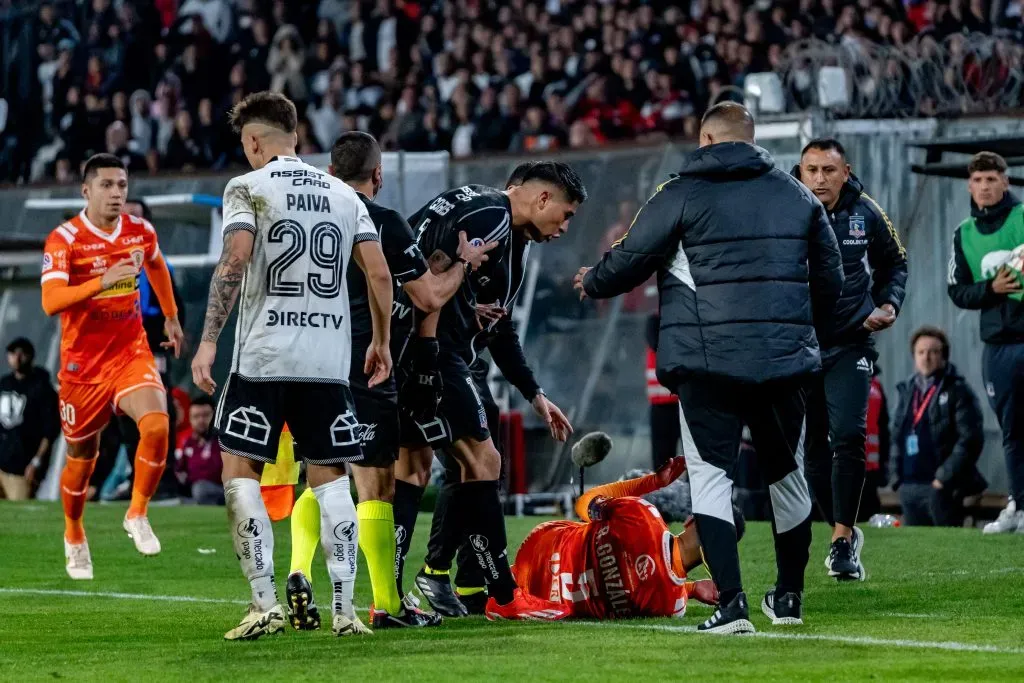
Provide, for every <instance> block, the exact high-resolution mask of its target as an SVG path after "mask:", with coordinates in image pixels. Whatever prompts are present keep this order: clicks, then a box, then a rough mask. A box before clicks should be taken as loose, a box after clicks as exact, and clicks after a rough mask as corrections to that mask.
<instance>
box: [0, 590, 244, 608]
mask: <svg viewBox="0 0 1024 683" xmlns="http://www.w3.org/2000/svg"><path fill="white" fill-rule="evenodd" d="M0 593H11V594H21V595H53V596H66V597H72V598H115V599H118V600H155V601H158V602H205V603H215V604H225V605H248V604H249V602H248V601H247V600H228V599H226V598H197V597H193V596H191V595H147V594H145V593H107V592H102V591H66V590H51V589H48V588H0Z"/></svg>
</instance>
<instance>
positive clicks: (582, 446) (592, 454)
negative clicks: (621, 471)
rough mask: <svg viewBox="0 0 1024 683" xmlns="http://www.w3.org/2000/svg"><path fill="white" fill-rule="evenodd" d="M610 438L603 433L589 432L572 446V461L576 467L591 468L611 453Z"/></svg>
mask: <svg viewBox="0 0 1024 683" xmlns="http://www.w3.org/2000/svg"><path fill="white" fill-rule="evenodd" d="M612 445H613V444H612V437H610V436H608V435H607V434H605V433H604V432H590V433H589V434H586V435H585V436H584V437H583V438H582V439H580V440H579V441H577V442H576V443H575V444H573V447H572V455H571V457H572V461H573V462H574V463H576V465H577V466H578V467H592V466H594V465H596V464H597V463H599V462H601V461H602V460H604V459H605V458H607V457H608V454H609V453H611V452H612Z"/></svg>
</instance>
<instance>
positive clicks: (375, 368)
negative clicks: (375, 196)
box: [192, 92, 392, 640]
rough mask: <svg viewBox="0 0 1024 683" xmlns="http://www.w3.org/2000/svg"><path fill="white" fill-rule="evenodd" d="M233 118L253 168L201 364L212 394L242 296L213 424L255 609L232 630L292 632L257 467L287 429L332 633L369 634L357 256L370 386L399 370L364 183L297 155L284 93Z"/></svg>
mask: <svg viewBox="0 0 1024 683" xmlns="http://www.w3.org/2000/svg"><path fill="white" fill-rule="evenodd" d="M231 118H232V124H233V125H234V126H235V128H236V129H237V130H239V132H240V134H241V137H242V146H243V148H244V149H245V154H246V157H247V158H248V160H249V162H250V164H251V165H252V167H253V169H254V170H253V171H252V172H251V173H248V174H246V175H244V176H240V177H237V178H235V179H233V180H232V181H231V182H230V183H228V186H227V188H226V189H225V190H224V229H223V230H224V253H223V254H222V256H221V258H220V262H219V263H218V265H217V268H216V270H215V271H214V275H213V279H212V281H211V283H210V298H209V303H208V306H207V310H206V324H205V326H204V329H203V340H202V343H201V344H200V346H199V349H198V350H197V352H196V357H195V359H194V360H193V363H192V372H193V378H194V380H195V382H196V384H197V385H198V386H199V387H200V388H201V389H203V390H204V391H206V392H207V393H213V391H214V390H215V389H216V384H215V383H214V381H213V379H212V377H211V370H212V367H213V362H214V359H215V356H216V348H217V347H216V344H217V339H218V338H219V336H220V332H221V330H222V329H223V328H224V324H225V323H226V321H227V317H228V314H229V313H230V311H231V308H232V306H233V304H234V300H235V297H236V296H238V297H239V299H240V302H239V310H238V322H237V332H236V335H235V349H234V355H233V357H232V360H231V371H230V374H229V375H228V379H227V381H226V383H225V385H224V388H223V390H222V392H221V396H220V401H219V403H218V408H217V417H216V424H217V429H218V432H219V439H220V445H221V449H222V452H223V459H224V475H223V476H224V497H225V501H226V504H227V508H228V516H229V519H230V523H231V533H232V539H233V541H234V547H235V553H236V554H237V555H238V558H239V561H240V562H241V565H242V571H243V573H244V574H245V576H246V578H247V579H248V580H249V583H250V586H251V588H252V603H253V604H252V605H251V606H250V609H249V611H248V613H247V614H246V615H245V617H244V618H243V619H242V622H241V623H240V624H239V625H238V626H237V627H236V628H234V629H232V630H231V631H229V632H228V633H227V634H225V636H224V637H225V638H227V639H229V640H252V639H255V638H258V637H259V636H261V635H264V634H268V633H276V632H278V631H281V630H282V629H283V628H284V616H285V615H284V610H283V608H282V607H281V606H280V605H279V604H278V598H277V589H276V587H275V586H274V560H273V552H274V537H273V530H272V528H271V524H270V518H269V516H268V515H267V510H266V507H265V505H264V503H263V498H262V497H261V495H260V475H261V473H262V470H263V465H264V464H265V463H271V462H274V460H275V459H276V457H277V444H278V440H279V438H280V435H281V429H282V427H283V426H284V424H285V423H287V424H288V427H289V429H290V431H291V432H292V434H293V435H294V438H295V456H296V458H297V459H302V460H305V461H306V464H307V465H308V468H307V480H308V482H309V485H310V487H311V488H312V489H313V493H314V495H315V496H316V498H317V501H318V502H319V503H320V511H321V535H320V540H321V545H322V546H323V549H324V556H325V557H326V559H327V570H328V574H329V575H330V577H331V583H332V584H333V585H334V601H333V607H334V624H333V626H334V632H335V634H336V635H339V636H340V635H350V634H359V633H369V632H370V631H369V629H367V628H366V627H365V626H364V625H363V624H362V623H361V622H360V621H359V619H358V618H357V617H356V614H355V610H354V608H353V605H352V593H353V588H354V583H355V576H356V549H357V544H358V526H357V518H356V509H355V505H354V504H353V501H352V496H351V494H350V492H349V481H348V477H347V476H345V469H344V464H345V463H346V462H358V461H359V460H361V459H362V457H363V456H362V452H361V449H360V436H361V434H360V431H361V430H360V426H359V420H358V419H357V418H356V415H355V411H354V407H353V400H352V394H351V392H350V391H349V387H348V377H349V365H350V362H351V358H350V356H351V347H352V334H351V329H350V322H349V300H348V291H347V287H346V280H345V273H346V269H347V268H348V266H349V261H350V257H351V259H354V260H355V261H356V263H357V264H358V265H359V267H360V268H362V269H363V270H364V271H365V274H366V279H367V286H368V288H369V289H370V290H371V291H372V293H373V295H372V296H371V297H370V301H371V305H372V307H373V308H372V311H371V313H372V320H373V340H372V342H371V345H370V348H369V350H368V351H367V354H366V358H365V363H364V370H365V371H366V374H367V375H368V376H370V378H371V379H370V384H371V386H372V385H374V384H376V383H379V382H381V381H383V380H385V379H387V378H388V376H389V375H390V373H391V357H390V351H389V349H388V344H389V341H390V340H389V317H390V311H391V306H392V285H391V274H390V273H389V272H388V268H387V263H386V261H385V260H384V255H383V253H382V252H381V249H380V244H379V241H378V236H377V231H376V230H375V229H374V226H373V223H372V221H371V220H370V217H369V214H368V213H367V210H366V207H365V206H364V205H363V202H362V201H360V199H359V197H358V195H357V194H356V193H355V191H354V190H352V188H350V187H348V186H347V185H346V184H345V183H343V182H342V181H340V180H337V179H335V178H332V177H331V176H329V175H328V174H326V173H324V172H322V171H320V170H318V169H316V168H314V167H312V166H310V165H308V164H305V163H303V162H302V161H301V160H299V159H298V158H297V157H296V156H295V128H296V120H297V116H296V112H295V106H294V105H293V104H292V103H291V102H290V101H289V100H288V99H287V98H285V97H284V96H282V95H278V94H273V93H268V92H262V93H256V94H254V95H250V96H249V97H247V98H246V99H245V100H243V101H242V102H241V103H239V104H238V105H236V107H235V108H234V109H233V110H232V112H231Z"/></svg>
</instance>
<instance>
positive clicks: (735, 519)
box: [732, 505, 747, 543]
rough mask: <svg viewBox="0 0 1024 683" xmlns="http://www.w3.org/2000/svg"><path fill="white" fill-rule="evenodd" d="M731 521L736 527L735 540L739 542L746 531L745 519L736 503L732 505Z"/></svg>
mask: <svg viewBox="0 0 1024 683" xmlns="http://www.w3.org/2000/svg"><path fill="white" fill-rule="evenodd" d="M732 523H733V525H734V526H735V527H736V542H737V543H739V542H740V541H742V540H743V534H745V533H747V520H746V519H745V518H744V517H743V510H740V508H739V506H738V505H733V506H732Z"/></svg>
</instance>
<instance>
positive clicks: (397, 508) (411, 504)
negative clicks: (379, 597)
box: [392, 479, 426, 596]
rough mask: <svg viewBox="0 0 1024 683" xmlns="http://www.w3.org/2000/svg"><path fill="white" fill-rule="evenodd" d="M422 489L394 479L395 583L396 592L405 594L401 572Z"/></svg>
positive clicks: (421, 496) (417, 512)
mask: <svg viewBox="0 0 1024 683" xmlns="http://www.w3.org/2000/svg"><path fill="white" fill-rule="evenodd" d="M425 490H426V489H424V488H423V487H422V486H414V485H412V484H410V483H408V482H405V481H402V480H401V479H397V480H395V502H394V504H393V505H392V507H393V509H394V514H395V583H396V584H397V585H398V594H399V595H403V596H404V595H405V590H403V588H402V573H403V572H404V571H405V556H406V555H408V554H409V545H410V544H411V543H412V534H413V532H414V531H415V530H416V515H418V514H419V512H420V501H421V500H423V492H424V491H425Z"/></svg>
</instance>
